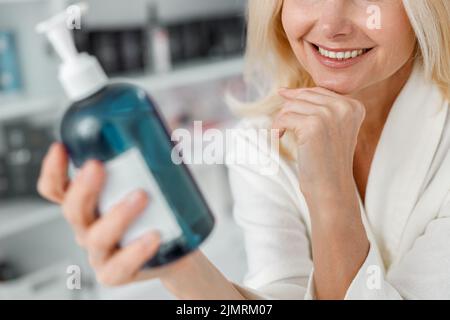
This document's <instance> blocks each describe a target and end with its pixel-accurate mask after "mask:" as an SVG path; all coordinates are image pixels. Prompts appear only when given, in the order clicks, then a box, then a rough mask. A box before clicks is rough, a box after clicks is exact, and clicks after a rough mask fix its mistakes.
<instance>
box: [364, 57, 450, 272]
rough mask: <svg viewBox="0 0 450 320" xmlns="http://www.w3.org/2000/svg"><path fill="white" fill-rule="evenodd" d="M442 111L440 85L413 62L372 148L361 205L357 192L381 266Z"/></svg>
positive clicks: (429, 154) (424, 168)
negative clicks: (381, 260)
mask: <svg viewBox="0 0 450 320" xmlns="http://www.w3.org/2000/svg"><path fill="white" fill-rule="evenodd" d="M447 110H448V108H447V102H446V101H445V99H444V97H443V95H442V94H441V92H440V90H439V88H438V87H437V86H436V85H435V84H433V83H432V82H431V81H429V80H427V79H426V78H425V75H424V72H423V67H422V65H421V64H419V63H416V64H415V66H414V68H413V71H412V73H411V76H410V78H409V79H408V81H407V83H406V84H405V86H404V88H403V89H402V91H401V92H400V94H399V96H398V97H397V99H396V101H395V103H394V105H393V106H392V108H391V111H390V113H389V115H388V118H387V121H386V123H385V126H384V128H383V131H382V134H381V137H380V140H379V142H378V145H377V147H376V150H375V154H374V158H373V160H372V164H371V168H370V172H369V178H368V182H367V188H366V195H365V205H363V204H362V201H361V197H359V201H360V207H361V211H362V214H363V216H365V217H363V219H364V220H365V224H366V230H367V232H368V236H369V238H373V239H374V240H375V241H376V242H377V244H378V247H379V248H380V252H381V256H382V259H383V261H384V263H385V265H386V266H389V265H390V264H391V262H392V260H393V257H394V256H395V255H396V250H397V248H398V246H399V245H400V240H401V237H402V233H403V230H404V229H405V226H406V224H407V221H408V218H409V216H410V215H411V213H412V212H413V210H414V207H415V205H416V204H417V202H418V199H419V198H420V194H421V192H422V191H423V189H424V187H425V186H426V183H427V181H426V177H427V173H428V171H429V168H430V166H431V163H432V160H433V157H434V155H435V153H436V151H437V148H438V145H439V141H440V139H441V135H442V132H443V129H444V125H445V121H446V116H447ZM358 195H359V193H358Z"/></svg>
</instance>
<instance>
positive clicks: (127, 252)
mask: <svg viewBox="0 0 450 320" xmlns="http://www.w3.org/2000/svg"><path fill="white" fill-rule="evenodd" d="M160 241H161V238H160V235H159V233H158V232H149V233H147V234H146V235H144V236H142V237H141V238H139V239H137V240H136V241H134V242H132V243H131V244H130V245H128V246H127V247H125V248H123V249H121V250H120V251H118V252H117V253H116V254H115V255H114V256H113V257H111V259H110V260H109V261H108V262H107V263H106V264H105V265H104V266H103V268H102V270H101V271H100V272H99V273H98V274H97V278H98V280H99V282H100V283H101V284H103V285H108V286H116V285H121V284H125V283H128V282H130V281H132V280H134V279H135V278H136V277H137V275H138V273H139V271H140V270H141V268H142V267H143V266H144V264H145V263H146V262H147V261H148V260H150V259H151V258H152V257H153V256H155V255H156V253H157V252H158V249H159V246H160Z"/></svg>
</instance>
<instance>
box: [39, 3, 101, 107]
mask: <svg viewBox="0 0 450 320" xmlns="http://www.w3.org/2000/svg"><path fill="white" fill-rule="evenodd" d="M75 6H77V9H78V12H79V13H80V14H81V13H84V12H86V11H87V9H88V5H87V4H86V3H85V2H81V3H79V4H77V5H75ZM69 8H70V7H69ZM70 19H71V15H70V13H69V10H65V11H63V12H61V13H59V14H57V15H55V16H53V17H52V18H50V19H49V20H47V21H44V22H41V23H39V24H38V25H37V26H36V31H37V32H38V33H44V34H46V35H47V38H48V39H49V41H50V43H51V44H52V46H53V47H54V48H55V51H56V52H57V53H58V55H59V56H60V57H61V59H62V61H63V63H62V65H61V67H60V70H59V79H60V81H61V83H62V85H63V87H64V89H65V91H66V93H67V95H68V96H69V98H70V99H71V100H81V99H84V98H86V97H87V96H89V95H91V94H92V93H94V92H95V91H97V90H99V89H100V88H102V87H103V86H105V85H106V83H107V81H108V79H107V77H106V74H105V72H104V71H103V69H102V68H101V66H100V64H99V63H98V61H97V59H96V58H95V57H93V56H90V55H88V54H86V53H78V51H77V49H76V47H75V44H74V40H73V36H72V32H71V28H70V25H69V22H70Z"/></svg>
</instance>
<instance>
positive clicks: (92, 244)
mask: <svg viewBox="0 0 450 320" xmlns="http://www.w3.org/2000/svg"><path fill="white" fill-rule="evenodd" d="M86 244H87V247H88V248H89V249H91V250H95V251H99V250H103V249H104V248H107V241H106V240H105V236H104V235H103V234H100V233H99V232H95V230H94V231H93V232H92V231H91V232H89V233H88V236H87V240H86Z"/></svg>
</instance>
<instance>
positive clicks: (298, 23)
mask: <svg viewBox="0 0 450 320" xmlns="http://www.w3.org/2000/svg"><path fill="white" fill-rule="evenodd" d="M310 11H311V10H309V9H308V8H302V9H301V10H300V8H299V7H298V6H296V5H293V4H292V1H290V0H286V1H285V2H284V5H283V9H282V15H281V20H282V24H283V29H284V32H285V33H286V36H287V38H288V40H289V42H290V44H291V46H295V45H296V44H297V42H298V39H300V38H301V37H303V36H304V35H305V34H306V33H307V32H308V30H309V29H310V28H311V26H312V24H313V19H311V14H312V12H310Z"/></svg>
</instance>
